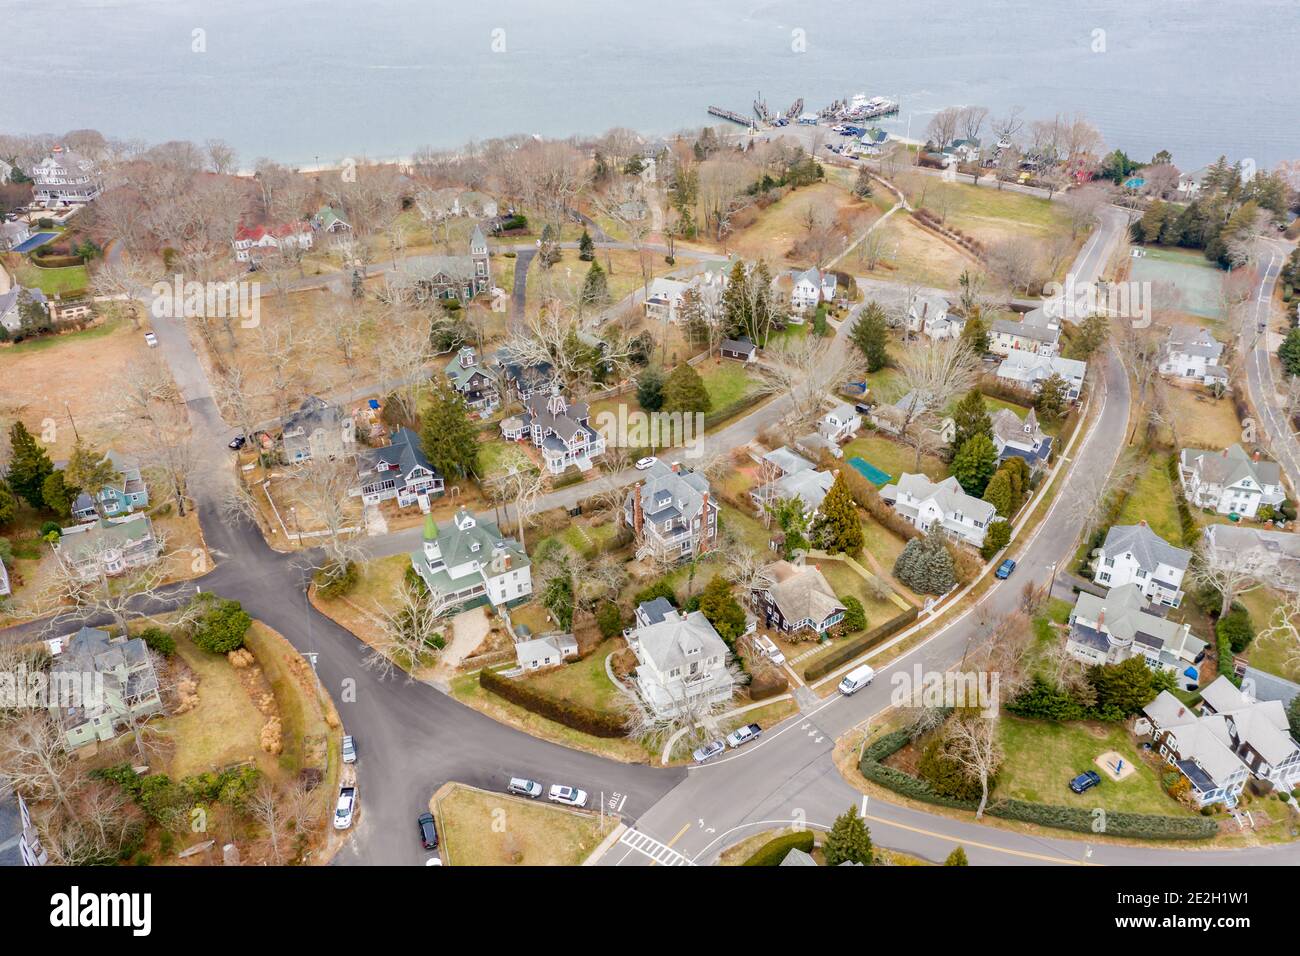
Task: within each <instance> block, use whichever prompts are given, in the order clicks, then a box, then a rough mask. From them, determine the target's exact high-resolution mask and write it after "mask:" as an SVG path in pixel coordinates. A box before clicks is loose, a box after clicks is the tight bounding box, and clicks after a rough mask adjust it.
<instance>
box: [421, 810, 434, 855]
mask: <svg viewBox="0 0 1300 956" xmlns="http://www.w3.org/2000/svg"><path fill="white" fill-rule="evenodd" d="M415 822H416V823H418V824H419V826H420V846H422V847H424V848H425V849H426V850H436V849H437V848H438V825H437V824H436V823H434V822H433V814H432V813H421V814H420V815H419V816H418V817H416V818H415Z"/></svg>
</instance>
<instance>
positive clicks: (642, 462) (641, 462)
mask: <svg viewBox="0 0 1300 956" xmlns="http://www.w3.org/2000/svg"><path fill="white" fill-rule="evenodd" d="M658 463H659V459H658V458H640V459H638V460H637V463H636V470H637V471H645V470H646V469H647V468H653V467H654V466H655V465H657V464H658Z"/></svg>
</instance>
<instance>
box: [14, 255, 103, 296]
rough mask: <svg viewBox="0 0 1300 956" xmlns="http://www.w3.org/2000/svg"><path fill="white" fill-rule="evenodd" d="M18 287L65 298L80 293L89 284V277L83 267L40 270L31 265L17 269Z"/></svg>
mask: <svg viewBox="0 0 1300 956" xmlns="http://www.w3.org/2000/svg"><path fill="white" fill-rule="evenodd" d="M17 279H18V284H19V285H24V286H27V287H28V288H33V287H35V288H38V289H40V290H41V291H42V292H44V293H45V294H46V295H49V296H54V295H59V296H65V297H66V296H67V295H68V294H69V293H73V292H75V293H78V294H80V293H82V292H84V291H85V290H86V287H87V286H88V285H89V284H90V276H89V274H88V273H87V272H86V267H85V266H84V265H83V266H63V267H61V268H58V269H42V268H41V267H40V266H34V265H32V264H31V263H25V264H23V265H21V266H19V267H18V272H17Z"/></svg>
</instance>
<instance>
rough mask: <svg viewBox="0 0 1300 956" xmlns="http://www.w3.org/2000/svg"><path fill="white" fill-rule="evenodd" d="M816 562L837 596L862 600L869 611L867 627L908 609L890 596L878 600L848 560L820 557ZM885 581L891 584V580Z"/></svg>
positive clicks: (863, 605)
mask: <svg viewBox="0 0 1300 956" xmlns="http://www.w3.org/2000/svg"><path fill="white" fill-rule="evenodd" d="M814 563H815V564H816V565H817V568H818V570H820V571H821V573H822V577H824V578H825V579H826V583H827V584H829V585H830V586H831V590H833V591H834V592H835V596H836V597H838V598H841V599H843V598H845V597H855V598H857V599H858V600H859V601H861V602H862V607H863V609H864V610H865V611H866V612H867V628H873V627H876V626H877V625H879V624H884V623H885V622H886V621H888V620H889V619H890V618H892V617H896V616H898V615H899V614H901V613H902V612H903V611H904V610H906V608H905V607H899V606H898V605H897V604H895V603H894V602H893V601H891V600H889V599H888V598H885V599H884V600H877V599H876V598H874V597H872V596H871V593H870V591H869V589H868V587H867V582H866V581H864V580H862V576H861V575H859V574H858V573H857V572H856V571H854V570H853V568H851V567H849V565H848V563H847V562H845V561H831V560H823V559H818V560H816V561H815V562H814ZM885 583H886V584H889V581H885Z"/></svg>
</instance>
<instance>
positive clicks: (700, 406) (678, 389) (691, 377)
mask: <svg viewBox="0 0 1300 956" xmlns="http://www.w3.org/2000/svg"><path fill="white" fill-rule="evenodd" d="M663 396H664V404H663V410H664V411H665V412H707V411H708V410H709V409H711V408H712V407H713V400H712V399H710V398H709V392H708V389H706V388H705V387H704V379H702V378H700V373H699V372H697V371H695V369H694V368H693V367H691V366H690V365H688V364H687V363H685V362H683V363H682V364H681V365H679V366H677V367H676V368H675V369H673V372H672V374H671V375H669V376H668V381H666V382H664V388H663Z"/></svg>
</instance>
